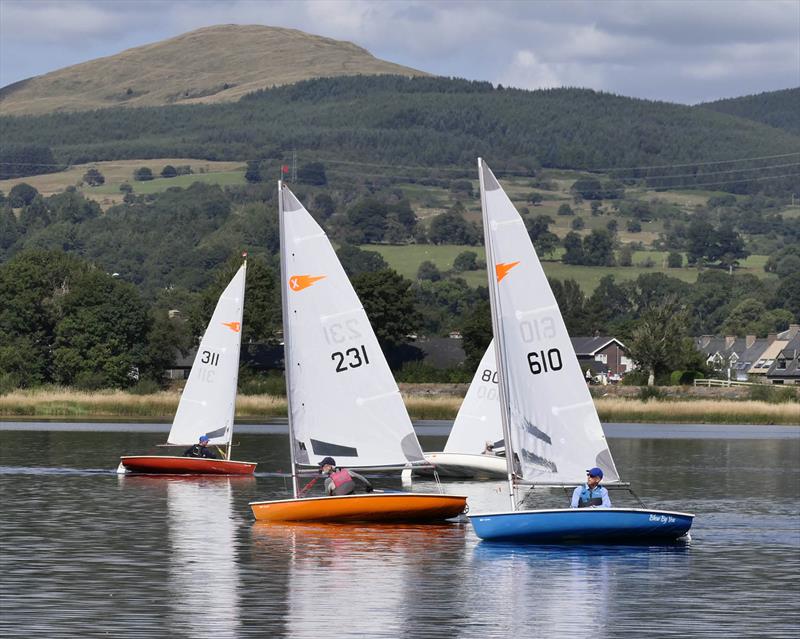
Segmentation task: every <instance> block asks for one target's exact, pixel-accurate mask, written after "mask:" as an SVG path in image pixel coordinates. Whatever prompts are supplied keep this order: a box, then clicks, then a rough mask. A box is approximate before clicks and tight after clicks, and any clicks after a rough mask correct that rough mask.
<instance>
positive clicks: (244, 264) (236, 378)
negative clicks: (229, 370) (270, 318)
mask: <svg viewBox="0 0 800 639" xmlns="http://www.w3.org/2000/svg"><path fill="white" fill-rule="evenodd" d="M242 260H243V262H242V291H241V295H242V297H241V299H242V305H241V313H240V314H239V327H240V328H239V330H240V331H241V330H243V328H242V320H243V319H244V292H245V289H246V288H247V251H245V252H243V253H242ZM241 352H242V334H241V333H239V341H238V342H237V343H236V362H237V365H236V368H235V370H234V372H233V400H232V401H231V421H230V424H231V427H230V428H229V429H228V444H227V450H226V453H225V459H227V460H228V461H230V459H231V449H232V448H233V446H232V445H231V443H232V441H233V424H234V421H235V420H236V396H237V392H236V389H237V387H238V386H239V364H238V363H239V362H240V361H241V360H240V356H241Z"/></svg>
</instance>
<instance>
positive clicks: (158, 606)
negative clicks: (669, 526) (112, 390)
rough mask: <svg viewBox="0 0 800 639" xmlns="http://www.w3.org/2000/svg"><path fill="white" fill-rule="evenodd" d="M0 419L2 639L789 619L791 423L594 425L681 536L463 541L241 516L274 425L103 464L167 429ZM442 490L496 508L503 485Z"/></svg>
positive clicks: (691, 631)
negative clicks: (205, 457) (673, 427)
mask: <svg viewBox="0 0 800 639" xmlns="http://www.w3.org/2000/svg"><path fill="white" fill-rule="evenodd" d="M0 427H2V428H3V430H2V431H1V432H0V489H2V496H3V499H2V514H1V515H0V526H1V528H0V548H1V550H0V552H1V553H2V556H1V557H0V558H1V559H2V569H1V570H0V636H3V637H31V636H34V635H35V634H36V635H39V636H42V637H48V638H53V637H103V636H113V637H171V638H180V637H216V638H223V637H287V638H295V637H296V638H305V637H309V638H311V637H313V638H315V639H317V638H319V637H322V636H326V635H330V636H333V637H400V636H403V637H419V638H436V637H443V638H444V637H447V638H450V637H465V638H471V637H475V638H482V637H525V638H526V639H529V638H536V637H548V638H550V637H555V638H560V637H588V636H592V637H595V638H598V639H599V638H617V637H643V636H652V637H690V636H691V637H726V638H727V637H776V638H777V637H787V638H788V637H792V638H795V637H797V636H798V634H800V633H799V632H798V630H799V629H800V612H798V606H797V600H798V595H800V577H799V575H800V514H799V509H798V503H800V502H798V495H800V429H798V428H793V427H787V428H778V429H769V430H766V431H764V430H758V427H752V428H751V427H739V428H736V427H733V428H722V429H709V430H708V431H705V432H707V433H708V436H709V437H713V438H698V433H702V432H704V431H702V430H698V429H696V428H695V429H693V430H692V429H689V430H684V431H683V432H681V430H680V429H679V430H678V432H677V434H676V433H673V434H672V435H670V436H669V437H666V438H658V437H656V435H657V434H658V432H659V427H658V426H653V425H648V426H641V427H624V428H617V429H616V431H617V433H618V434H620V435H624V436H621V437H616V436H614V435H615V429H614V428H609V429H607V432H608V433H609V437H610V442H611V447H612V451H613V453H614V457H615V461H616V463H617V467H618V468H619V470H620V472H621V474H622V475H623V478H624V479H625V480H626V481H630V482H632V483H633V484H634V486H635V488H636V489H637V493H638V494H639V496H640V497H641V498H642V499H643V500H644V501H645V502H646V503H647V504H648V506H652V507H654V508H656V507H657V508H663V509H668V510H679V511H684V512H694V513H696V515H697V518H696V520H695V524H694V527H693V529H692V540H691V542H689V543H678V544H672V545H661V546H650V547H648V546H638V547H637V546H630V547H626V546H621V547H620V546H616V547H615V546H566V547H558V546H514V545H505V544H501V545H498V544H490V543H486V542H481V541H479V540H478V539H477V537H476V536H475V534H474V533H473V531H472V529H471V527H470V525H469V524H468V523H465V522H460V523H453V524H445V525H413V526H364V525H359V526H352V525H351V526H335V525H321V524H306V525H298V524H294V525H289V524H282V525H275V524H272V525H269V524H260V523H256V522H255V521H254V520H253V517H252V514H251V512H250V509H249V507H248V505H247V504H248V501H250V500H254V499H270V498H284V497H286V496H287V491H288V490H289V483H288V481H287V479H286V478H285V477H283V476H281V474H280V472H281V471H286V470H288V451H287V445H286V437H285V435H282V434H280V433H276V432H275V431H276V430H280V428H279V427H278V428H272V429H263V428H262V429H259V428H256V427H250V428H243V429H240V431H241V432H240V434H237V436H236V440H238V442H239V444H240V445H239V446H238V447H237V448H236V449H235V453H234V458H235V459H241V460H247V461H258V462H259V467H258V469H257V473H256V476H255V477H254V478H245V479H230V478H209V479H179V478H172V479H168V478H157V477H131V476H127V477H120V476H117V475H116V474H115V472H114V471H115V469H116V466H117V462H118V458H119V455H120V454H134V453H136V454H148V453H156V454H163V453H164V451H165V449H163V448H156V444H158V443H160V442H161V441H163V439H164V436H163V435H162V434H160V433H157V432H148V431H154V430H162V431H163V430H164V427H163V426H155V427H142V426H139V427H135V428H134V427H131V429H128V428H127V427H126V426H125V425H116V426H113V427H109V426H97V425H93V426H87V429H86V430H83V431H74V430H36V428H59V427H60V426H59V425H57V424H56V425H47V426H42V425H33V426H30V425H12V424H0ZM19 428H28V429H31V428H33V430H17V429H19ZM61 428H64V427H63V426H61ZM66 428H74V426H66ZM109 428H113V429H116V430H115V431H109V430H108V429H109ZM702 428H703V427H700V429H702ZM263 430H269V431H271V432H272V434H257V432H253V431H263ZM664 430H665V431H667V432H670V429H668V428H667V429H664ZM136 431H144V432H136ZM245 431H246V432H245ZM420 431H421V432H425V429H424V428H421V429H420ZM690 431H691V432H690ZM429 432H439V431H437V430H436V427H435V426H432V427H431V431H429ZM421 440H422V443H423V447H424V448H425V449H426V450H438V449H440V447H441V446H442V445H443V442H444V438H443V437H441V436H438V435H437V436H422V437H421ZM374 483H375V484H376V485H377V486H378V487H382V488H395V489H396V488H400V482H399V478H398V477H396V476H385V477H376V478H375V479H374ZM430 488H431V484H429V483H428V484H426V483H419V484H415V489H418V490H420V489H430ZM447 490H448V492H461V493H462V494H467V495H469V496H470V500H469V501H470V504H471V507H472V510H473V512H475V511H478V510H481V509H483V508H491V507H497V508H505V507H506V505H507V502H506V497H505V496H504V493H503V491H502V484H501V483H486V482H483V483H480V482H477V483H476V482H471V483H459V484H447ZM616 494H617V493H616V491H615V492H613V493H612V498H616ZM548 499H550V500H561V499H563V495H562V494H559V493H558V492H556V493H554V494H549V497H548Z"/></svg>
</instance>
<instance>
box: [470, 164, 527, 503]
mask: <svg viewBox="0 0 800 639" xmlns="http://www.w3.org/2000/svg"><path fill="white" fill-rule="evenodd" d="M478 179H479V181H480V188H481V213H482V217H483V238H484V245H485V248H486V271H487V273H488V275H489V305H490V307H491V309H492V335H493V336H494V344H495V349H494V352H495V359H496V363H497V386H498V393H499V399H500V421H501V423H502V425H503V438H504V439H505V443H506V470H507V474H508V496H509V498H510V499H511V509H512V510H516V509H517V502H516V499H515V498H514V445H513V442H512V440H511V413H510V401H509V398H508V384H507V382H506V379H507V378H506V372H507V369H506V361H505V358H506V352H505V342H504V340H503V324H502V322H501V321H500V308H499V307H498V294H497V273H496V269H495V260H494V247H493V246H492V238H491V234H490V233H489V218H488V213H487V209H486V186H485V184H484V179H483V160H482V159H481V158H478Z"/></svg>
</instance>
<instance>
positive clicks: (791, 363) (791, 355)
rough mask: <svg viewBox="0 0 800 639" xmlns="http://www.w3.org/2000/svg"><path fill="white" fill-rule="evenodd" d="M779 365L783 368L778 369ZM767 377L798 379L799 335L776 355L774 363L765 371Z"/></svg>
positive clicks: (799, 364)
mask: <svg viewBox="0 0 800 639" xmlns="http://www.w3.org/2000/svg"><path fill="white" fill-rule="evenodd" d="M780 364H783V365H784V368H779V365H780ZM767 377H769V378H774V379H786V378H789V379H800V335H797V336H795V337H794V338H793V339H791V340H789V341H788V342H787V343H786V346H784V347H783V348H782V349H781V351H780V352H779V353H778V354H777V355H776V357H775V361H774V362H772V365H771V366H770V367H769V370H768V371H767Z"/></svg>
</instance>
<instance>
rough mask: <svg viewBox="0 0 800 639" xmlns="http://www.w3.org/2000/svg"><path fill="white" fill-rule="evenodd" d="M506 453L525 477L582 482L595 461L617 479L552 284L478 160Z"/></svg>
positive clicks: (512, 211) (504, 198)
mask: <svg viewBox="0 0 800 639" xmlns="http://www.w3.org/2000/svg"><path fill="white" fill-rule="evenodd" d="M478 171H479V174H480V184H481V195H482V204H483V224H484V234H485V238H486V252H487V260H486V262H487V270H488V271H489V280H490V286H491V287H492V295H491V298H492V318H493V324H494V330H495V340H496V345H497V347H498V348H497V350H498V358H497V359H498V368H499V370H500V387H501V388H500V394H501V407H502V410H503V411H505V419H506V420H507V428H508V433H509V434H510V438H511V441H510V442H508V441H507V442H506V455H507V456H511V459H512V460H513V463H514V464H515V465H518V471H517V472H519V473H520V474H521V475H522V478H523V479H524V480H527V481H532V482H563V483H581V482H583V481H585V478H586V469H587V468H591V467H593V466H599V467H600V468H602V469H603V472H604V473H605V477H604V479H605V481H606V482H607V483H608V482H614V481H618V480H619V475H618V473H617V470H616V467H615V466H614V460H613V459H612V457H611V452H610V451H609V449H608V444H607V443H606V438H605V435H604V434H603V428H602V426H601V425H600V419H599V418H598V416H597V411H596V410H595V407H594V403H593V402H592V397H591V395H590V394H589V390H588V388H587V387H586V382H585V381H584V379H583V375H582V373H581V368H580V365H579V364H578V358H577V356H576V355H575V351H574V349H573V347H572V343H571V341H570V339H569V335H568V334H567V329H566V326H565V325H564V319H563V318H562V317H561V312H560V311H559V308H558V304H557V303H556V300H555V296H554V295H553V291H552V290H551V289H550V285H549V284H548V282H547V277H546V276H545V274H544V270H543V269H542V265H541V264H540V263H539V259H538V257H537V256H536V251H535V250H534V248H533V244H532V243H531V240H530V238H529V237H528V233H527V231H526V229H525V224H524V222H523V220H522V218H521V217H520V215H519V213H518V212H517V210H516V208H514V205H513V204H512V203H511V200H510V199H509V198H508V196H507V195H506V194H505V192H504V191H503V189H502V188H501V186H500V184H499V183H498V182H497V180H496V179H495V177H494V174H493V173H492V172H491V170H490V169H489V167H488V166H486V164H485V163H483V162H482V161H481V160H480V159H479V160H478Z"/></svg>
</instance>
